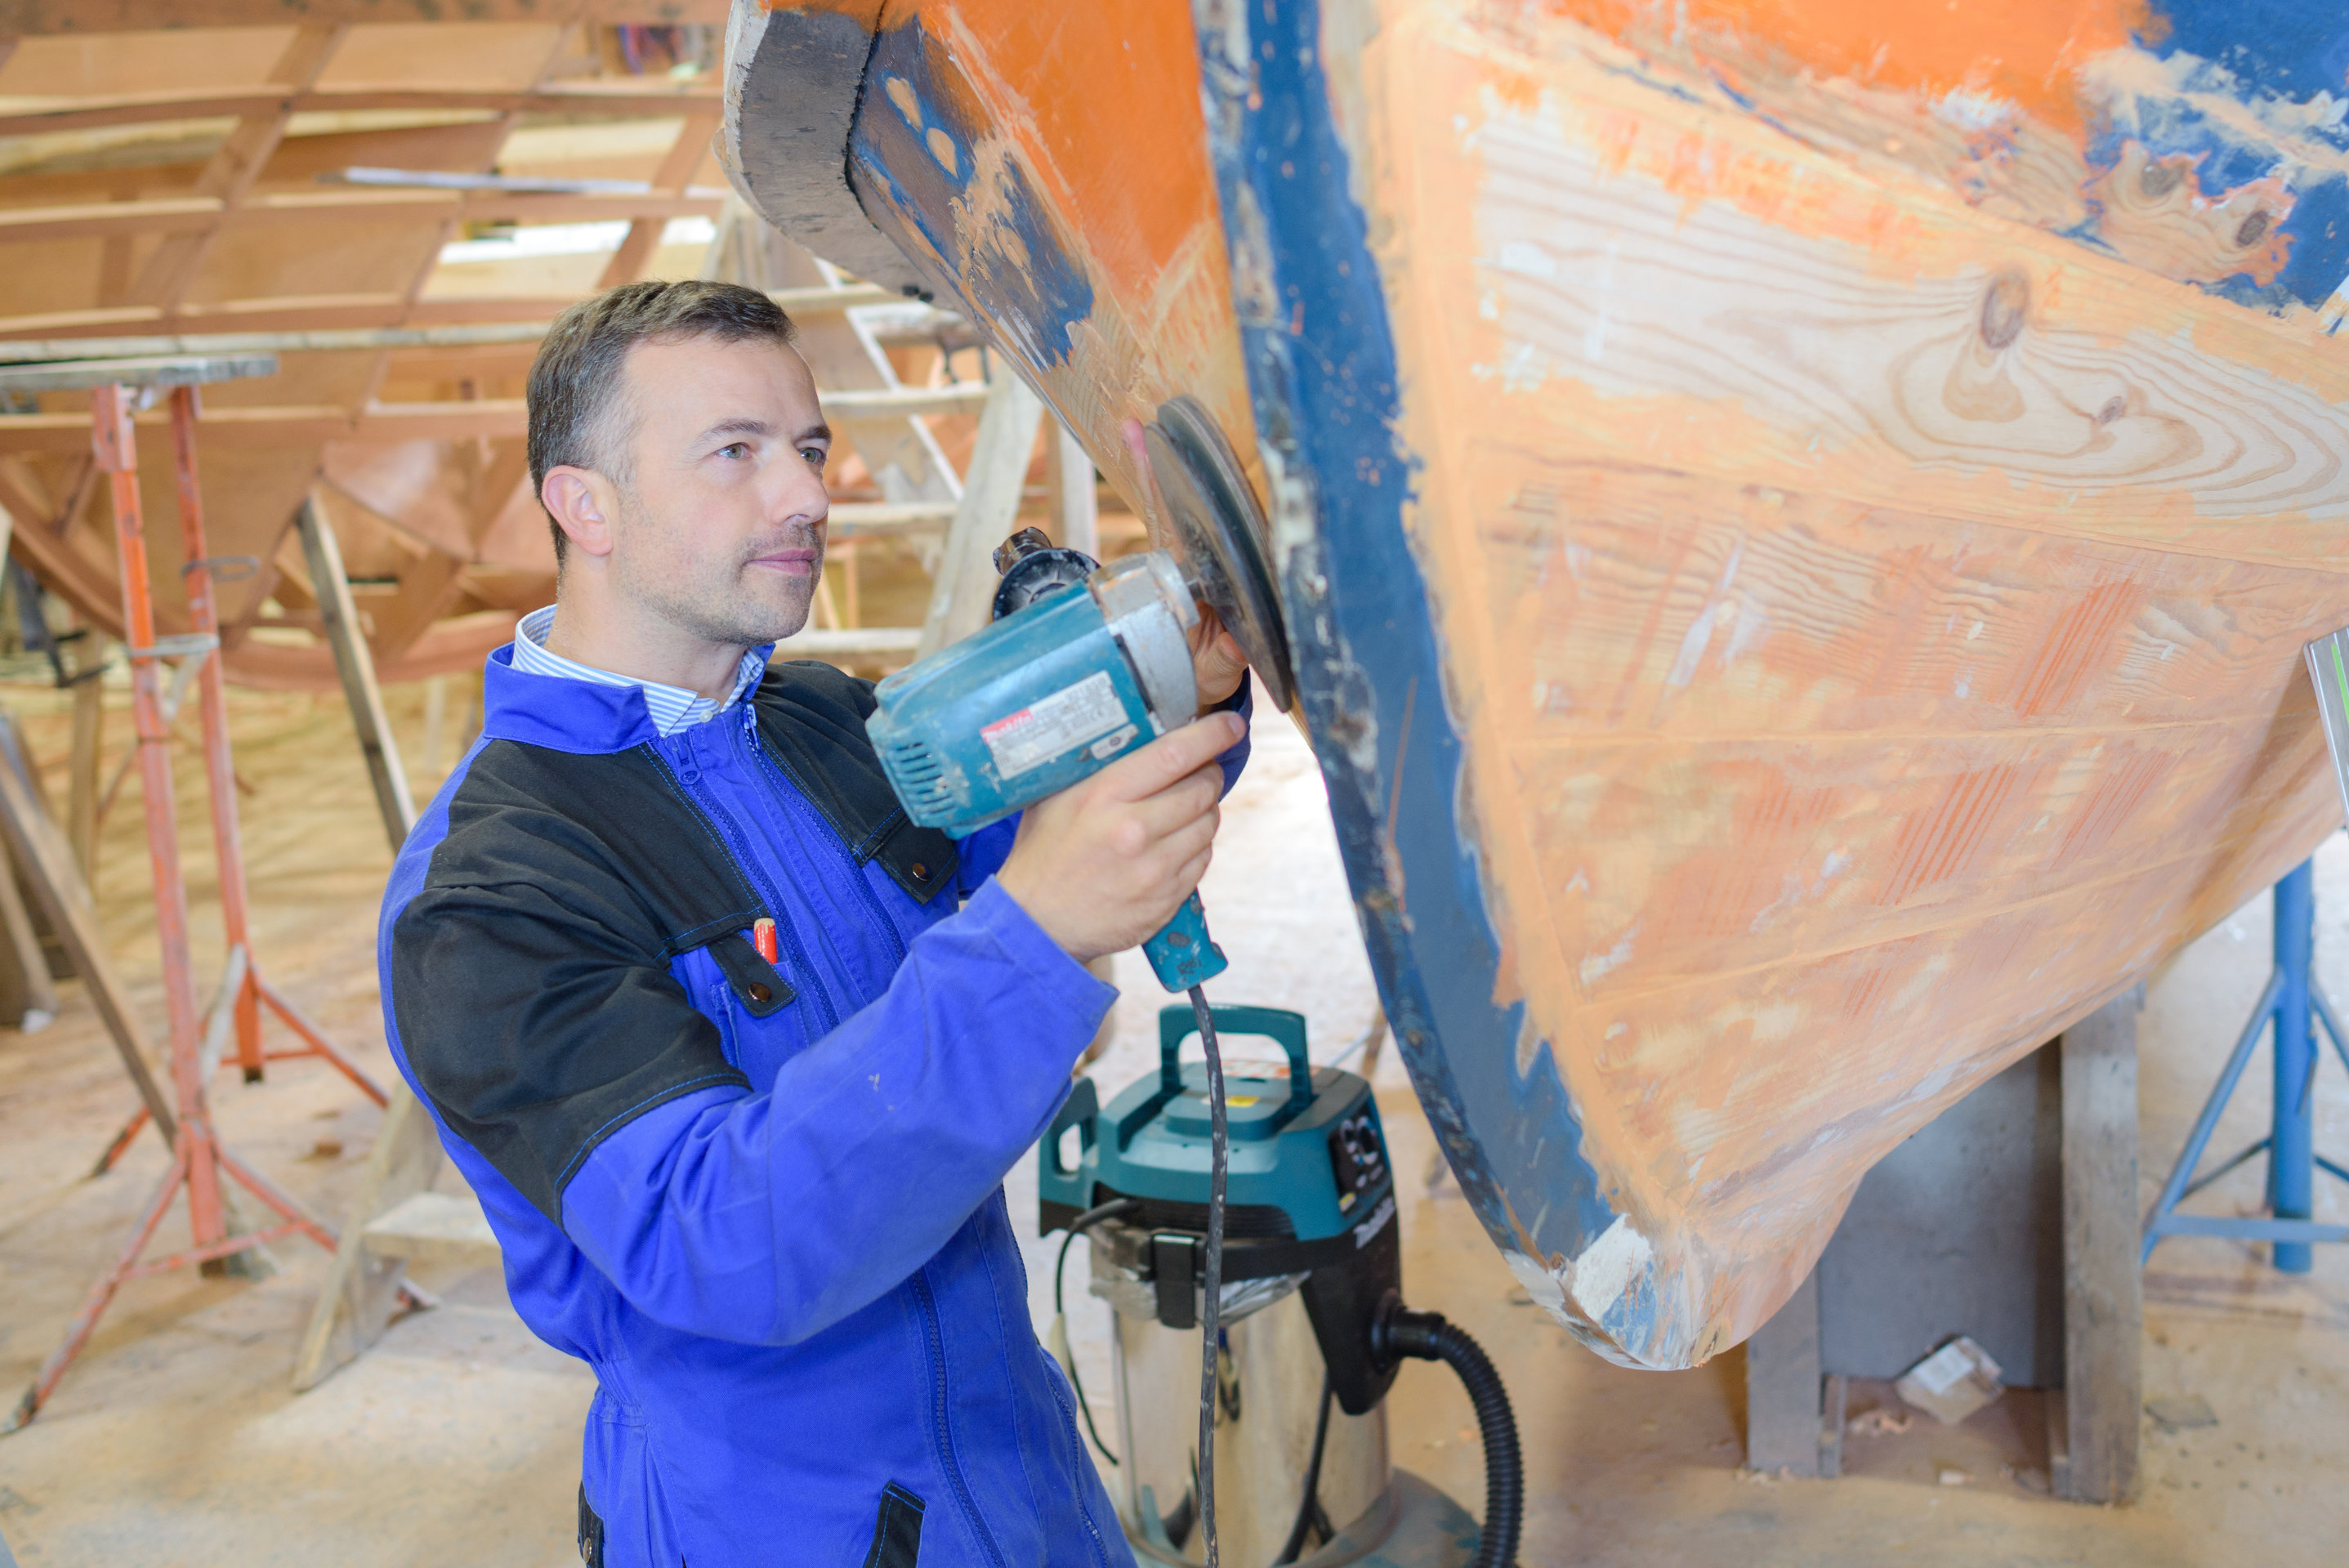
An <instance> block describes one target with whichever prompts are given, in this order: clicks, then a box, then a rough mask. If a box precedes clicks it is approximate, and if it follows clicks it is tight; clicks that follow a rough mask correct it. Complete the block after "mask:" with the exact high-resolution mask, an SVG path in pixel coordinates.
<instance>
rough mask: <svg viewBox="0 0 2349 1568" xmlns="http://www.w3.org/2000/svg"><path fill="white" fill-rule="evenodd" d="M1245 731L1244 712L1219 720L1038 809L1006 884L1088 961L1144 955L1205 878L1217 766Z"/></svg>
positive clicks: (1183, 732) (1160, 743)
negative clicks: (1137, 950)
mask: <svg viewBox="0 0 2349 1568" xmlns="http://www.w3.org/2000/svg"><path fill="white" fill-rule="evenodd" d="M1232 683H1233V685H1234V686H1237V684H1238V683H1239V678H1238V677H1237V675H1235V676H1234V677H1233V678H1232ZM1225 695H1226V696H1228V695H1230V693H1229V692H1228V691H1226V693H1225ZM1244 733H1246V727H1245V726H1244V725H1243V724H1242V723H1241V722H1240V719H1239V716H1238V715H1237V714H1236V713H1210V714H1208V715H1207V716H1206V718H1204V719H1201V720H1199V721H1198V722H1195V723H1191V724H1185V726H1184V727H1183V728H1181V729H1179V730H1176V731H1174V732H1172V733H1171V734H1166V735H1162V736H1160V737H1159V738H1158V739H1157V740H1155V741H1153V742H1150V744H1148V745H1146V746H1144V747H1143V748H1142V749H1141V750H1140V751H1138V752H1135V753H1133V755H1132V756H1128V757H1121V758H1119V759H1118V760H1117V761H1116V762H1114V763H1111V764H1110V765H1109V766H1108V767H1105V768H1103V769H1102V771H1101V772H1099V773H1097V774H1094V775H1093V776H1092V777H1091V778H1089V779H1087V780H1085V781H1084V782H1083V783H1082V784H1075V785H1072V786H1071V787H1070V788H1068V789H1065V790H1062V791H1061V793H1060V794H1056V795H1053V796H1051V797H1050V799H1047V800H1042V801H1039V802H1038V803H1037V804H1036V805H1031V806H1030V807H1029V808H1028V812H1027V815H1024V816H1022V817H1021V818H1020V819H1019V837H1018V838H1017V839H1015V840H1014V841H1013V843H1012V846H1011V854H1010V857H1009V858H1008V859H1006V860H1005V861H1004V863H1003V869H1002V870H1000V871H999V872H997V873H996V874H995V879H996V881H997V882H998V883H999V884H1000V885H1001V886H1002V888H1003V890H1004V891H1005V892H1007V893H1009V894H1010V895H1011V897H1012V898H1013V899H1014V900H1016V901H1017V902H1018V903H1019V907H1020V908H1021V909H1025V910H1027V911H1028V915H1029V918H1030V919H1032V920H1034V921H1035V922H1036V923H1037V924H1038V925H1040V926H1041V927H1042V928H1043V929H1044V934H1045V935H1046V936H1049V937H1050V938H1051V939H1052V940H1054V941H1056V942H1058V943H1060V944H1061V948H1062V949H1063V950H1065V951H1066V952H1067V953H1068V954H1069V956H1070V957H1071V958H1073V959H1075V960H1077V961H1079V962H1083V961H1087V960H1090V959H1096V958H1100V957H1101V956H1102V955H1103V954H1105V953H1114V952H1123V951H1124V950H1126V949H1127V948H1130V947H1134V946H1137V945H1139V944H1140V943H1141V942H1142V941H1143V940H1144V939H1145V938H1148V937H1151V936H1154V935H1155V934H1156V933H1157V931H1158V929H1159V928H1160V927H1162V926H1164V925H1165V924H1166V922H1167V921H1168V920H1170V919H1174V911H1175V910H1176V909H1179V908H1181V907H1182V903H1183V900H1184V899H1185V898H1189V897H1190V896H1191V890H1192V889H1193V888H1196V887H1197V886H1198V885H1199V878H1200V877H1202V876H1204V875H1205V874H1206V869H1207V861H1208V859H1209V857H1210V855H1211V854H1212V848H1213V845H1214V841H1215V836H1216V822H1217V820H1218V815H1219V814H1218V810H1217V807H1216V802H1217V801H1218V800H1219V799H1220V798H1221V797H1222V795H1223V793H1224V777H1223V771H1222V770H1221V769H1220V768H1218V767H1216V758H1217V757H1218V756H1220V755H1222V754H1223V753H1225V752H1226V751H1228V750H1230V749H1231V747H1233V746H1234V745H1236V744H1237V743H1238V742H1239V739H1240V737H1241V735H1243V734H1244Z"/></svg>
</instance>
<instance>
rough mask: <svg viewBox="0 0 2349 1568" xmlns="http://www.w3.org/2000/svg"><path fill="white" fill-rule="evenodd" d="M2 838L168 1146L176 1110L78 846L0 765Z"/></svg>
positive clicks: (175, 1125)
mask: <svg viewBox="0 0 2349 1568" xmlns="http://www.w3.org/2000/svg"><path fill="white" fill-rule="evenodd" d="M0 836H5V837H6V839H7V843H8V853H9V856H10V857H12V858H13V859H14V860H15V861H16V865H17V867H18V868H19V869H21V870H22V871H23V872H24V875H25V880H26V882H27V883H28V884H30V886H31V887H32V889H33V896H34V898H35V899H36V901H37V902H38V903H39V904H40V906H41V913H42V915H43V917H44V918H45V919H47V921H48V922H49V929H50V930H52V931H54V932H56V933H57V940H58V941H59V942H60V943H62V944H63V946H64V947H65V950H66V957H67V960H69V961H71V962H72V964H73V969H74V972H75V973H76V974H78V975H79V976H81V978H82V988H83V990H84V992H87V993H88V997H89V1000H90V1002H91V1004H92V1005H93V1006H95V1007H96V1008H97V1009H98V1017H99V1018H100V1019H101V1020H102V1021H103V1022H104V1023H105V1024H106V1032H107V1033H108V1034H109V1036H111V1037H112V1039H113V1041H114V1049H115V1052H116V1054H118V1055H119V1056H120V1057H121V1058H122V1066H123V1070H124V1071H125V1072H127V1073H129V1075H130V1082H131V1084H132V1085H134V1086H135V1087H136V1088H137V1089H138V1091H139V1099H140V1103H141V1104H142V1105H144V1106H146V1107H147V1115H148V1116H149V1117H150V1119H151V1120H152V1121H153V1122H154V1124H155V1130H156V1131H157V1133H159V1134H160V1136H161V1137H162V1139H163V1142H164V1144H165V1145H166V1147H169V1146H170V1145H171V1144H172V1143H173V1142H174V1140H176V1138H177V1137H178V1136H179V1122H178V1120H177V1119H176V1118H175V1117H174V1116H172V1114H171V1101H170V1100H169V1099H167V1098H166V1097H165V1096H164V1094H163V1090H162V1086H161V1085H159V1084H158V1083H157V1082H156V1081H155V1075H154V1072H153V1070H152V1069H151V1068H150V1067H149V1066H148V1059H149V1058H150V1056H152V1055H153V1054H154V1052H153V1049H152V1048H151V1047H150V1045H149V1044H148V1042H147V1037H146V1034H145V1033H144V1032H143V1031H142V1030H141V1029H140V1026H139V1016H138V1014H137V1013H135V1012H132V1011H131V1007H130V999H129V995H128V993H126V992H124V991H123V989H122V981H121V980H120V979H119V977H118V976H117V975H116V974H115V972H114V961H113V959H112V958H111V957H110V956H109V953H108V951H107V947H106V933H105V932H104V931H102V930H100V929H98V919H97V917H96V916H95V915H94V914H92V913H91V911H90V906H89V891H88V888H85V887H83V886H82V882H81V874H80V872H79V871H78V870H77V869H75V867H74V858H73V851H72V850H71V848H70V847H68V846H67V844H66V841H65V838H64V836H63V835H61V834H59V833H58V832H57V825H56V824H55V823H53V822H51V821H50V820H49V815H48V813H47V812H45V811H43V810H42V809H41V808H40V806H39V805H38V804H37V803H36V801H35V800H34V799H33V796H32V794H31V792H29V791H28V790H26V788H25V786H24V784H21V783H20V782H18V780H17V778H16V771H15V770H14V769H12V768H6V767H0Z"/></svg>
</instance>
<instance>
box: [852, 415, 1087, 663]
mask: <svg viewBox="0 0 2349 1568" xmlns="http://www.w3.org/2000/svg"><path fill="white" fill-rule="evenodd" d="M827 406H829V405H827ZM1043 418H1044V405H1043V403H1042V402H1041V401H1040V400H1039V399H1038V398H1037V396H1036V394H1035V393H1034V392H1032V391H1030V389H1029V387H1028V383H1027V382H1025V381H1023V380H1021V379H1019V377H1018V376H1017V375H1014V374H1013V373H1012V372H1011V371H1010V370H1009V369H1005V370H1004V371H1003V372H1002V374H1001V377H1000V379H998V380H997V381H996V383H995V386H994V388H993V389H992V391H991V392H990V393H989V394H988V400H987V407H986V410H985V411H984V412H982V413H981V414H980V415H979V416H978V442H977V444H976V445H974V446H973V447H972V448H971V454H970V466H969V468H968V470H967V471H966V472H964V474H963V476H962V501H961V503H960V504H958V505H957V507H956V509H955V517H954V521H953V522H952V523H950V524H947V541H946V549H945V551H944V553H943V554H942V555H941V556H940V557H939V559H938V570H937V576H936V578H934V579H933V580H932V582H931V584H930V606H929V612H928V614H926V616H924V617H923V619H922V638H921V643H920V646H919V649H917V656H918V657H921V658H927V657H928V656H929V655H931V654H933V653H936V651H937V650H938V649H941V648H944V647H946V646H947V645H948V644H949V643H953V642H958V641H960V640H961V639H964V638H966V637H968V636H969V635H970V634H971V633H972V632H974V631H977V630H978V628H980V627H983V626H985V625H986V624H987V609H988V603H989V601H990V600H991V599H992V598H993V597H994V593H995V570H994V566H993V565H992V562H991V557H992V556H993V555H994V553H995V546H996V545H999V544H1001V543H1002V542H1003V540H1004V538H1005V536H1006V535H1009V533H1010V532H1011V525H1012V524H1014V523H1016V522H1017V521H1019V503H1020V501H1021V499H1022V493H1023V492H1024V491H1025V490H1026V488H1027V483H1028V463H1029V460H1030V458H1031V457H1032V456H1033V455H1034V454H1035V451H1036V431H1037V427H1038V426H1039V425H1040V424H1041V423H1042V421H1043Z"/></svg>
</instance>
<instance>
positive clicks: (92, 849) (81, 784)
mask: <svg viewBox="0 0 2349 1568" xmlns="http://www.w3.org/2000/svg"><path fill="white" fill-rule="evenodd" d="M88 636H89V639H91V641H90V646H91V648H92V650H93V651H92V653H91V654H90V656H89V663H88V664H87V665H83V666H82V667H83V668H85V669H88V668H95V667H98V666H102V665H103V664H105V662H106V638H105V636H104V635H103V634H102V633H100V632H98V630H96V629H95V628H93V629H92V630H91V631H90V632H89V633H88ZM77 663H79V661H78V660H77ZM105 751H106V682H105V681H104V680H101V679H99V678H98V677H96V676H92V677H91V678H90V679H89V680H81V681H77V682H75V684H74V689H73V748H72V753H71V756H70V760H69V762H68V763H67V770H66V773H67V791H66V841H67V843H68V844H70V845H72V846H73V854H74V861H75V863H76V864H77V865H78V866H79V867H81V879H82V880H83V881H84V882H85V883H92V884H94V883H96V882H97V880H98V764H99V760H100V759H101V758H102V757H103V755H104V754H105Z"/></svg>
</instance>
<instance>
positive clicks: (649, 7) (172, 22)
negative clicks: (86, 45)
mask: <svg viewBox="0 0 2349 1568" xmlns="http://www.w3.org/2000/svg"><path fill="white" fill-rule="evenodd" d="M289 11H292V14H293V15H295V16H299V17H300V18H301V19H302V20H303V21H305V22H309V23H313V24H317V25H321V26H323V25H325V24H326V23H329V22H376V23H390V22H434V23H440V24H442V25H446V26H455V25H456V24H455V23H454V22H452V20H451V17H450V7H449V6H448V5H444V4H442V3H441V0H303V3H302V5H301V6H300V8H299V9H298V11H293V10H292V8H291V7H289V6H288V5H286V4H285V0H0V35H12V34H28V35H36V36H37V35H40V34H44V33H74V34H78V33H145V32H151V31H154V30H156V29H159V28H167V27H169V28H178V27H282V26H285V23H286V22H287V20H288V19H289ZM726 13H727V4H726V0H465V4H464V5H463V6H462V7H461V8H460V16H461V18H462V20H463V21H465V22H540V23H545V24H548V25H550V26H552V25H554V24H558V23H569V24H575V23H580V22H600V23H647V24H651V25H655V26H677V25H679V24H688V23H691V24H698V25H700V26H725V25H726Z"/></svg>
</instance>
